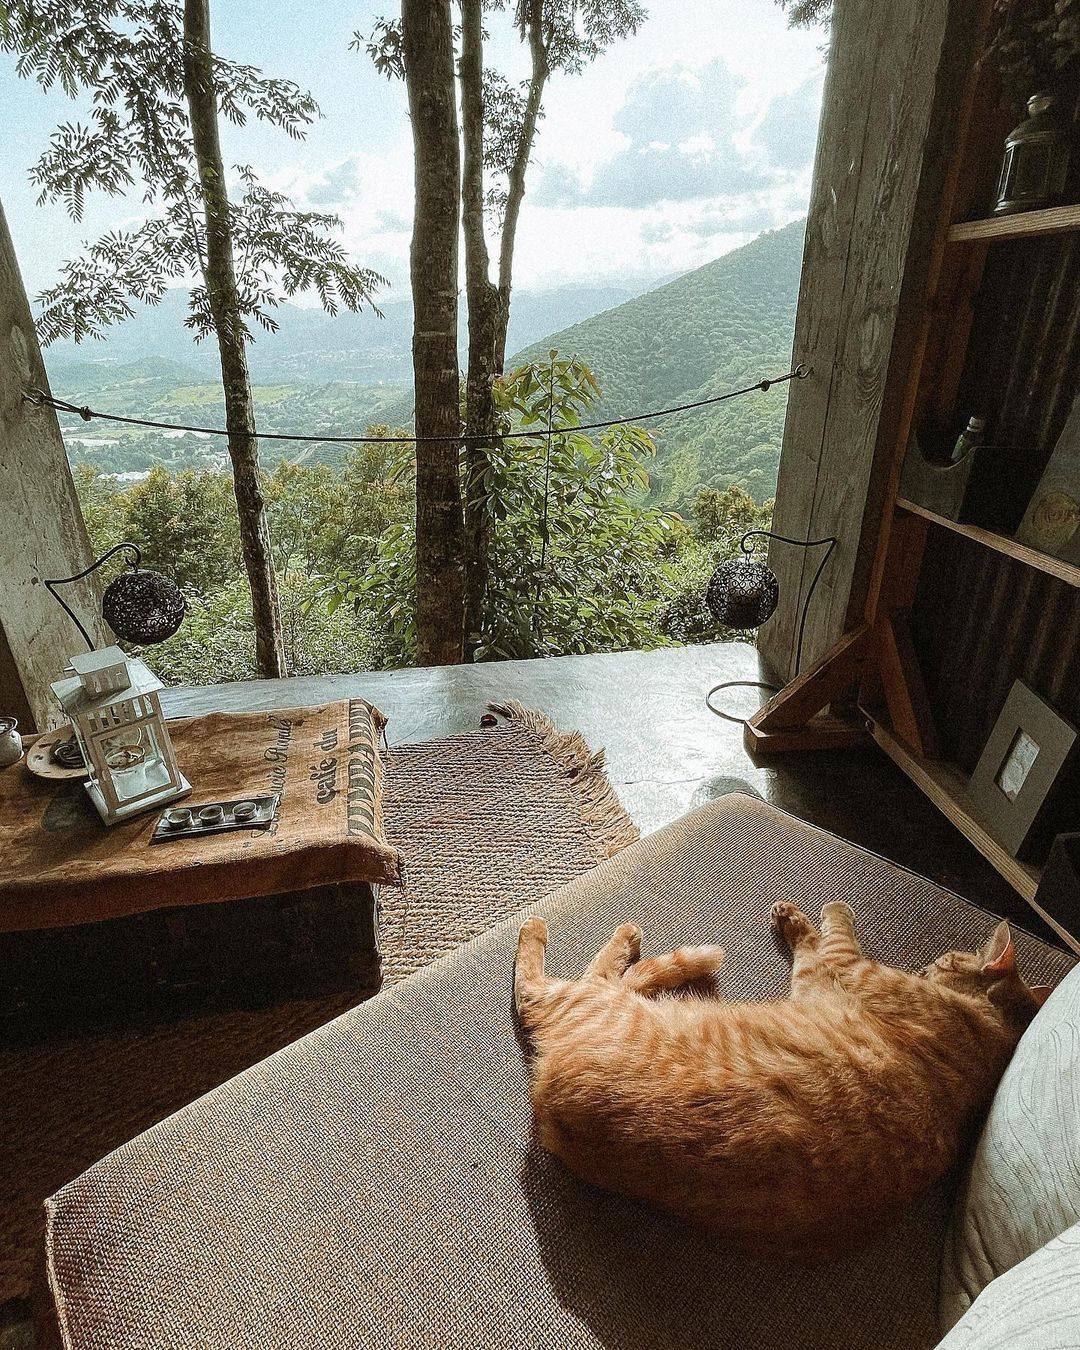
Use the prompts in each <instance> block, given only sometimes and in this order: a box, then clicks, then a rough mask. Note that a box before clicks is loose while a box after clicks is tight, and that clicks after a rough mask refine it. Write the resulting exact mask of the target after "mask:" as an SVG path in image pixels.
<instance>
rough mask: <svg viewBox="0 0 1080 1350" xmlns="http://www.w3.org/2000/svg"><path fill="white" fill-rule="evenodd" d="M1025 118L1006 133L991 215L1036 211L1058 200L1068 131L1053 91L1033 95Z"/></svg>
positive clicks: (1066, 164) (1064, 174) (1065, 169)
mask: <svg viewBox="0 0 1080 1350" xmlns="http://www.w3.org/2000/svg"><path fill="white" fill-rule="evenodd" d="M1027 110H1028V117H1027V119H1026V120H1025V121H1023V122H1021V123H1020V125H1019V126H1018V127H1016V128H1015V129H1014V130H1013V131H1010V132H1009V135H1008V137H1007V138H1006V140H1005V158H1004V160H1003V162H1002V165H1001V178H1000V179H999V181H998V200H997V205H996V206H995V207H994V215H995V216H1008V215H1013V214H1014V213H1015V212H1017V211H1036V210H1038V209H1039V208H1040V207H1043V206H1053V205H1054V203H1055V202H1058V201H1060V200H1061V196H1062V193H1063V192H1064V189H1065V179H1066V177H1067V175H1068V171H1069V150H1070V145H1069V133H1068V129H1067V127H1066V125H1065V124H1064V123H1063V121H1062V120H1061V117H1060V116H1059V114H1058V109H1057V99H1056V98H1055V97H1054V95H1053V94H1033V95H1032V97H1031V98H1029V99H1028V101H1027Z"/></svg>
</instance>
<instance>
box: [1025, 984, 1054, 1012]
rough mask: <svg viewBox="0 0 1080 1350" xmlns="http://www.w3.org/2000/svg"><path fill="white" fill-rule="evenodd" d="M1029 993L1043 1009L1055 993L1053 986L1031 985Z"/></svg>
mask: <svg viewBox="0 0 1080 1350" xmlns="http://www.w3.org/2000/svg"><path fill="white" fill-rule="evenodd" d="M1028 992H1029V993H1030V994H1031V997H1032V998H1033V999H1034V1000H1035V1002H1036V1003H1037V1004H1038V1005H1039V1007H1040V1008H1041V1007H1042V1005H1043V1004H1044V1003H1045V1002H1046V1000H1047V999H1048V998H1049V997H1050V995H1051V994H1052V993H1053V992H1054V986H1053V985H1052V984H1029V985H1028Z"/></svg>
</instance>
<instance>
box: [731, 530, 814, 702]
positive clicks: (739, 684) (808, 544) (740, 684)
mask: <svg viewBox="0 0 1080 1350" xmlns="http://www.w3.org/2000/svg"><path fill="white" fill-rule="evenodd" d="M755 537H757V538H761V539H775V540H777V541H778V542H779V543H781V544H794V545H795V546H796V547H797V548H817V547H818V546H819V545H821V544H826V545H828V547H827V548H826V549H825V552H824V553H823V554H822V555H821V561H820V562H819V563H818V567H817V571H816V572H815V573H814V579H813V581H811V583H810V588H809V590H808V591H807V592H806V599H805V600H804V601H803V607H802V614H801V616H800V618H799V641H798V645H797V646H796V648H795V675H796V676H797V675H798V674H799V672H800V670H801V669H802V654H803V638H804V637H805V635H806V616H807V615H808V614H809V613H810V601H811V600H812V599H813V598H814V591H815V589H816V588H817V584H818V582H819V581H820V580H821V574H822V572H824V570H825V564H826V563H827V562H828V561H829V559H830V558H831V557H832V551H833V549H834V548H835V547H836V546H837V544H838V543H839V542H840V541H839V539H837V538H836V536H835V535H831V534H830V535H827V536H826V537H825V538H824V539H789V538H788V537H787V535H783V534H774V533H773V532H772V531H771V530H748V531H747V532H746V534H744V535H743V537H742V538H741V539H740V540H739V547H740V548H741V549H742V551H743V553H744V554H745V555H746V557H748V558H749V557H750V555H751V554H752V553H753V551H754V546H753V544H748V542H747V541H748V540H750V539H753V538H755ZM782 688H783V685H779V684H769V683H767V682H766V681H764V680H725V681H724V682H723V683H722V684H714V685H713V687H712V688H711V689H710V690H709V692H708V693H707V694H706V695H705V706H706V708H708V710H709V711H710V712H711V713H715V714H716V715H717V717H722V718H723V719H724V721H725V722H738V723H740V724H741V725H742V726H746V724H747V722H748V720H749V719H748V718H746V717H738V716H736V714H735V713H729V712H725V711H724V710H723V708H718V707H717V706H716V705H715V704H714V703H713V701H712V696H713V694H718V693H719V692H720V690H721V689H764V690H766V691H767V693H768V694H769V695H770V696H771V695H773V694H778V693H779V692H780V690H781V689H782Z"/></svg>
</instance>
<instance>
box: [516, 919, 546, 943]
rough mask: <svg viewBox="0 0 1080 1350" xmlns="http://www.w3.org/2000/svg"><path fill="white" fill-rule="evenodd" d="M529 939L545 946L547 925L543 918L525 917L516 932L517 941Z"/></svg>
mask: <svg viewBox="0 0 1080 1350" xmlns="http://www.w3.org/2000/svg"><path fill="white" fill-rule="evenodd" d="M530 939H534V940H535V941H537V942H539V943H541V944H542V945H543V946H545V947H546V946H547V940H548V926H547V924H546V923H545V922H544V921H543V919H526V920H525V922H524V923H523V924H522V925H521V929H520V931H519V933H518V941H519V942H528V941H529V940H530Z"/></svg>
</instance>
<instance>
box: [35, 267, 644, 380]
mask: <svg viewBox="0 0 1080 1350" xmlns="http://www.w3.org/2000/svg"><path fill="white" fill-rule="evenodd" d="M637 293H638V292H637V290H636V289H635V288H634V287H632V286H557V287H552V288H549V289H547V290H535V291H527V290H522V291H515V293H514V303H513V307H512V313H511V318H510V332H509V338H508V342H509V345H510V348H511V349H513V347H515V346H518V347H523V346H525V345H527V344H528V343H532V342H535V341H536V340H537V338H539V337H540V336H541V335H542V334H544V333H549V332H551V331H553V330H554V329H556V328H563V327H566V326H567V325H569V324H573V323H576V322H577V321H578V320H580V319H583V318H586V317H588V315H590V314H596V313H597V312H598V311H599V310H602V309H607V308H609V307H610V306H612V305H618V304H621V303H622V302H623V301H624V300H628V299H630V298H631V297H632V296H634V295H636V294H637ZM381 308H382V317H381V318H380V317H379V316H378V315H377V314H374V313H372V312H371V311H370V310H368V311H365V312H364V313H362V314H350V313H348V312H347V311H344V312H342V313H340V314H338V315H337V316H336V317H334V318H331V317H330V316H329V315H328V314H324V313H323V311H322V310H321V309H301V308H300V307H299V306H298V305H290V304H284V305H282V306H280V308H278V309H277V310H275V311H274V314H273V316H274V318H275V319H276V321H277V323H278V325H279V327H278V331H277V332H276V333H273V334H264V333H262V332H259V333H258V334H257V336H256V339H255V341H254V342H253V343H252V345H251V348H250V351H249V364H250V366H251V375H252V379H253V380H254V381H256V382H257V383H260V384H282V383H303V384H326V383H330V382H334V381H347V382H350V383H355V384H365V385H377V384H380V383H383V382H391V383H396V384H401V383H404V382H407V381H409V380H410V379H411V378H412V304H411V302H410V301H409V300H406V299H388V300H387V301H386V302H385V303H384V304H383V305H382V306H381ZM187 314H188V308H187V294H186V292H184V291H178V290H171V291H167V292H166V294H165V297H164V299H163V300H162V301H161V303H160V304H159V305H153V306H148V307H146V308H145V309H142V310H140V311H139V312H138V313H137V315H136V316H135V318H133V319H129V320H128V321H127V322H126V323H122V324H120V325H118V326H117V327H116V328H113V329H110V330H108V331H107V332H106V335H105V336H104V337H103V338H102V339H101V340H100V341H93V342H84V343H81V344H79V345H76V344H75V343H73V342H58V343H56V344H55V346H53V347H51V348H50V349H49V351H48V353H47V360H48V366H49V371H50V377H51V378H52V379H54V380H55V381H56V382H57V384H58V385H59V375H60V373H61V372H62V373H64V374H66V375H68V374H71V373H72V372H73V371H81V370H82V369H83V368H84V367H87V366H92V367H94V368H95V369H97V370H98V372H99V373H102V374H108V373H111V368H112V367H114V366H126V365H131V364H133V363H136V362H139V361H141V360H142V359H143V358H145V357H146V356H147V354H148V353H152V354H153V357H154V358H155V359H156V360H160V361H164V362H172V363H175V364H176V365H178V366H183V367H184V368H185V369H186V370H187V371H188V374H189V377H190V376H192V375H194V377H195V379H196V381H197V382H204V383H205V382H206V381H208V380H213V379H215V378H217V374H218V372H217V363H216V358H217V353H216V350H215V348H214V344H213V342H200V343H196V342H194V341H193V340H192V336H191V331H190V329H187V328H185V327H184V319H185V318H186V317H187ZM464 323H465V319H464V306H462V339H461V347H462V352H464V350H465V345H466V334H465V331H464Z"/></svg>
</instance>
